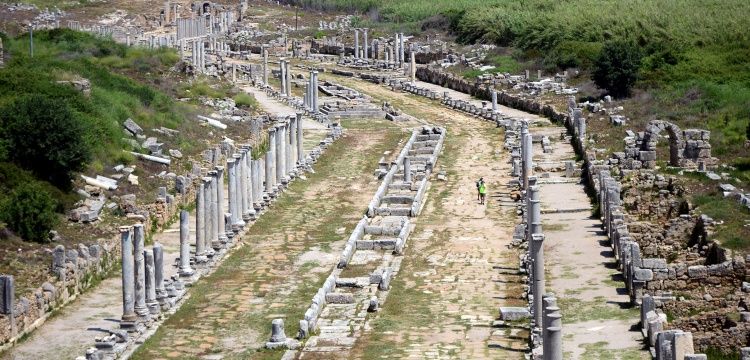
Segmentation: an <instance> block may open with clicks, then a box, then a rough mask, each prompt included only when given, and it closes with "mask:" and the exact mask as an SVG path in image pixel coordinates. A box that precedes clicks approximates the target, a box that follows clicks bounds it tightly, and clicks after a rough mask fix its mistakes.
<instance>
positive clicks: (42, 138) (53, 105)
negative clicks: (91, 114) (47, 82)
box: [0, 95, 91, 189]
mask: <svg viewBox="0 0 750 360" xmlns="http://www.w3.org/2000/svg"><path fill="white" fill-rule="evenodd" d="M0 121H1V124H2V126H1V128H0V154H2V155H3V156H4V157H5V158H7V159H8V160H10V161H12V162H13V163H15V164H18V165H19V166H20V167H22V168H25V169H28V170H30V171H31V172H33V173H34V174H36V175H37V176H38V177H39V178H41V179H44V180H48V181H49V182H51V183H52V184H55V185H56V186H58V187H60V188H63V189H68V188H70V179H71V176H72V173H73V172H76V171H81V170H82V169H83V168H84V165H85V164H86V162H87V161H88V160H89V159H90V157H91V151H90V145H89V143H88V141H87V139H86V133H87V130H86V128H85V127H84V126H83V123H82V121H81V120H80V119H79V118H78V117H77V116H76V114H75V113H73V112H72V111H71V110H70V108H68V106H67V104H66V103H65V100H63V99H56V98H50V97H47V96H44V95H25V96H22V97H20V98H18V99H16V100H15V101H13V102H12V103H10V104H8V105H7V106H5V107H3V108H2V109H0Z"/></svg>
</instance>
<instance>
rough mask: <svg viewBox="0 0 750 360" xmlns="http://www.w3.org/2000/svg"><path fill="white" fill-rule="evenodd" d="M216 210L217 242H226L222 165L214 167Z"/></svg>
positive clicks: (227, 239)
mask: <svg viewBox="0 0 750 360" xmlns="http://www.w3.org/2000/svg"><path fill="white" fill-rule="evenodd" d="M216 203H217V204H216V211H217V212H218V216H216V218H217V219H216V222H217V225H216V230H217V231H218V234H217V236H218V237H219V242H221V243H226V242H227V241H229V238H228V237H227V233H226V224H225V223H224V167H223V166H217V167H216Z"/></svg>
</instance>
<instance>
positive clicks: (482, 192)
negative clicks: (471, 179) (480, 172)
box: [479, 180, 487, 205]
mask: <svg viewBox="0 0 750 360" xmlns="http://www.w3.org/2000/svg"><path fill="white" fill-rule="evenodd" d="M486 197H487V185H485V184H484V180H481V182H480V183H479V204H480V205H484V200H485V198H486Z"/></svg>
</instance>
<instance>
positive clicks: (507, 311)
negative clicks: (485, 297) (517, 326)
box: [500, 306, 531, 321]
mask: <svg viewBox="0 0 750 360" xmlns="http://www.w3.org/2000/svg"><path fill="white" fill-rule="evenodd" d="M529 317H531V314H530V313H529V309H528V308H524V307H510V306H503V307H501V308H500V318H501V319H502V320H504V321H517V320H524V319H528V318H529Z"/></svg>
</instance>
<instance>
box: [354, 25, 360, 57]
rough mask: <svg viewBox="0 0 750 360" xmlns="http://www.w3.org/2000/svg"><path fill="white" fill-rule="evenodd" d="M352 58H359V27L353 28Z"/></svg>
mask: <svg viewBox="0 0 750 360" xmlns="http://www.w3.org/2000/svg"><path fill="white" fill-rule="evenodd" d="M354 58H355V59H359V29H354Z"/></svg>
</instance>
